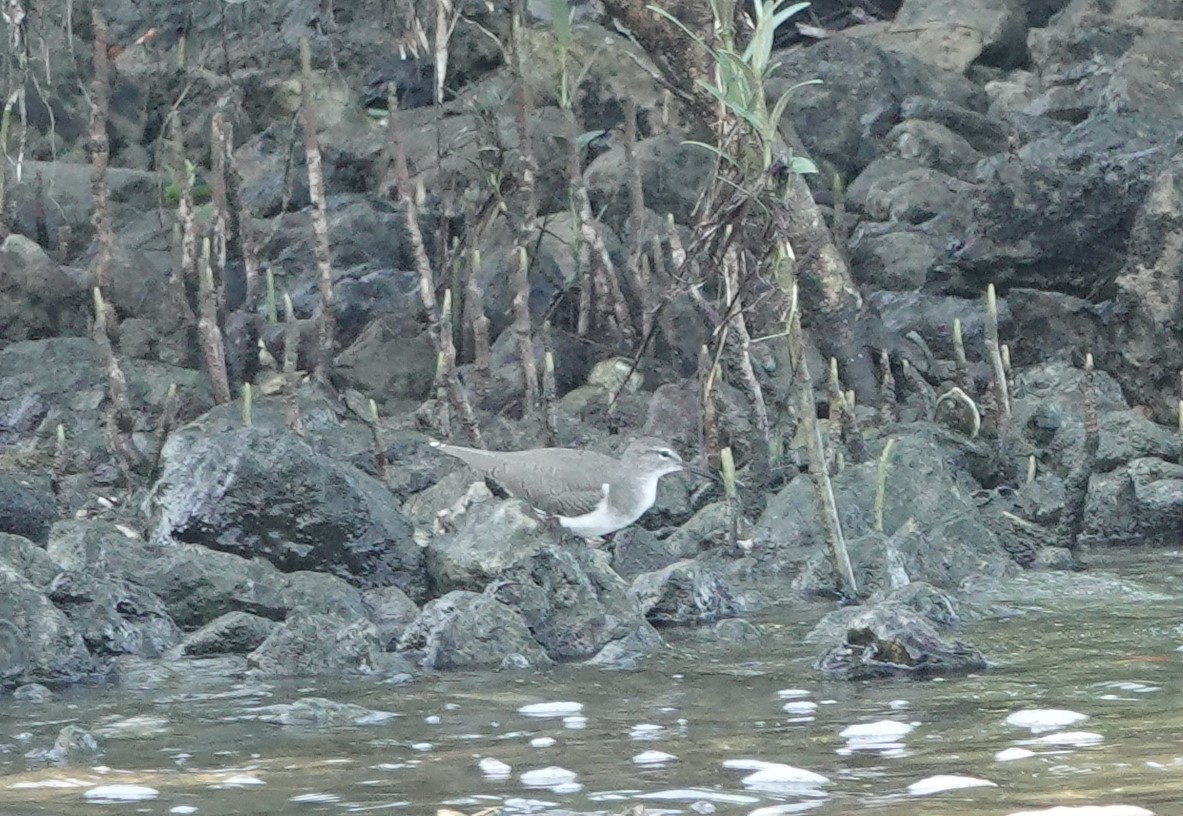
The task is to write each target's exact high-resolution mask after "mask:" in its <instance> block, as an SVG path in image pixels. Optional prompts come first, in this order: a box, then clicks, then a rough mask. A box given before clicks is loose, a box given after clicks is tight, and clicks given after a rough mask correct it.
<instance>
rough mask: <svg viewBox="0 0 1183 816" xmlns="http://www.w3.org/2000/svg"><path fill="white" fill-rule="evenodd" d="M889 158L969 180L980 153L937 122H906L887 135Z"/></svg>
mask: <svg viewBox="0 0 1183 816" xmlns="http://www.w3.org/2000/svg"><path fill="white" fill-rule="evenodd" d="M887 142H888V144H889V145H890V146H891V147H890V150H891V153H890V155H894V156H898V157H899V158H901V159H904V160H905V161H910V162H915V163H917V164H919V165H921V166H923V167H929V168H932V169H933V170H938V171H940V172H942V173H945V174H946V175H949V176H953V177H954V178H958V179H961V180H962V181H973V171H974V166H975V165H976V164H977V163H978V160H979V159H980V158H981V157H982V154H981V153H979V152H978V151H977V150H975V149H974V148H973V145H971V144H970V143H969V142H968V141H967V140H966V139H965V138H964V137H962V136H959V135H958V134H956V133H954V132H953V131H951V130H949V128H947V127H945V126H944V125H942V124H940V123H939V122H926V121H924V120H923V119H907V120H905V121H903V122H900V123H899V124H898V125H896V126H895V127H893V128H892V129H891V131H889V132H888V134H887Z"/></svg>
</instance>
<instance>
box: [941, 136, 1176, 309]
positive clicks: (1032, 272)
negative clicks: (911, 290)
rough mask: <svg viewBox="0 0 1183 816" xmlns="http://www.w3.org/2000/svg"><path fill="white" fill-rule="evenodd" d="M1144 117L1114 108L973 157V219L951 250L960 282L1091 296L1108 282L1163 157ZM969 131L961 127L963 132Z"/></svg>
mask: <svg viewBox="0 0 1183 816" xmlns="http://www.w3.org/2000/svg"><path fill="white" fill-rule="evenodd" d="M1143 119H1144V117H1132V116H1125V115H1119V114H1114V113H1105V114H1097V115H1093V116H1090V117H1089V118H1088V119H1086V120H1084V121H1083V122H1081V123H1080V124H1077V125H1073V126H1072V127H1070V128H1066V129H1061V130H1060V131H1059V132H1056V133H1053V134H1049V135H1046V136H1041V137H1039V138H1036V139H1034V140H1033V141H1030V142H1028V143H1027V144H1025V145H1024V146H1023V147H1022V148H1021V149H1019V151H1018V153H1017V155H1011V154H1010V153H998V154H996V155H994V156H992V157H991V158H989V159H987V160H985V161H983V162H981V163H980V164H979V166H978V182H979V183H978V184H977V185H976V188H975V191H974V193H973V195H972V196H971V197H969V198H968V199H967V201H966V204H967V205H968V206H970V207H972V211H973V221H972V225H970V228H969V230H968V233H967V234H964V235H963V236H962V239H963V240H962V242H961V248H960V249H959V250H958V252H957V255H956V259H955V260H956V263H955V268H956V271H957V275H956V278H957V280H956V282H957V284H958V285H959V286H960V287H963V288H964V289H965V290H967V291H968V290H969V289H970V287H972V288H973V289H980V287H981V283H980V282H981V281H983V280H988V281H993V282H994V283H995V284H996V285H997V286H998V287H999V288H1001V289H1009V288H1011V287H1015V286H1021V287H1027V288H1034V289H1049V288H1055V289H1056V290H1057V291H1060V292H1066V293H1068V294H1072V295H1075V296H1077V297H1083V298H1089V297H1090V296H1095V295H1094V293H1096V292H1104V291H1108V290H1109V289H1110V288H1111V287H1112V286H1113V284H1114V283H1115V281H1116V280H1117V277H1118V275H1119V274H1120V273H1121V271H1122V269H1123V267H1124V265H1125V262H1126V257H1127V254H1128V252H1129V238H1130V229H1131V227H1132V226H1133V224H1134V217H1135V215H1136V213H1137V212H1138V210H1139V208H1140V206H1141V204H1142V202H1143V201H1144V200H1145V199H1146V195H1147V193H1148V192H1149V191H1150V189H1151V186H1152V184H1153V182H1154V179H1155V176H1156V175H1157V174H1158V172H1159V170H1160V169H1161V168H1162V166H1163V164H1164V163H1165V160H1166V156H1165V155H1164V151H1162V150H1161V149H1158V148H1156V147H1155V141H1154V138H1161V139H1164V140H1165V139H1167V138H1169V137H1167V136H1166V132H1165V131H1162V132H1161V133H1160V134H1159V135H1158V136H1157V137H1155V134H1154V133H1153V132H1148V131H1150V129H1151V125H1150V124H1149V123H1148V122H1146V121H1143ZM963 135H967V134H963Z"/></svg>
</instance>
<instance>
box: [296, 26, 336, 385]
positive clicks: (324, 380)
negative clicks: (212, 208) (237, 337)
mask: <svg viewBox="0 0 1183 816" xmlns="http://www.w3.org/2000/svg"><path fill="white" fill-rule="evenodd" d="M300 110H301V115H302V118H303V120H304V153H305V158H306V159H307V162H308V198H309V200H310V201H311V202H312V232H313V234H314V235H315V236H316V241H315V243H314V245H313V246H314V250H315V255H316V271H317V288H318V289H319V292H320V319H319V322H318V324H317V328H318V336H317V355H316V364H315V366H314V367H313V377H315V379H316V380H317V382H319V383H321V384H322V385H328V384H329V370H330V368H331V367H332V364H333V343H334V338H335V337H336V332H337V315H336V305H335V303H334V298H333V258H332V252H331V249H330V245H329V219H328V206H327V204H326V203H325V182H324V168H323V166H322V162H321V156H320V141H319V140H318V138H317V135H316V104H315V100H314V99H313V88H312V47H311V46H310V45H309V43H308V40H307V38H303V39H301V40H300Z"/></svg>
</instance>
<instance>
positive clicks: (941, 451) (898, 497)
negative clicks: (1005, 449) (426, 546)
mask: <svg viewBox="0 0 1183 816" xmlns="http://www.w3.org/2000/svg"><path fill="white" fill-rule="evenodd" d="M893 435H894V436H895V438H896V443H895V446H894V447H893V449H892V454H891V460H890V463H889V465H888V471H887V480H886V490H885V501H884V508H883V517H884V530H885V532H887V533H888V534H889V535H892V534H894V533H896V531H899V530H901V529H903V528H904V527H905V525H907V524H908V523H909V522H912V523H913V524H914V525H915V530H914V531H911V532H907V534H903V535H900V536H895V537H894V538H893V541H894V545H895V547H896V548H897V549H898V551H899V559H900V566H901V567H902V569H903V570H904V571H905V572H906V574H907V577H908V579H909V580H913V581H927V582H928V583H930V584H933V585H934V586H936V587H940V588H944V589H954V588H957V587H958V586H960V585H961V583H962V582H963V581H964V580H965V579H967V578H970V577H973V576H976V575H980V574H982V573H987V574H1007V573H1009V572H1013V571H1014V570H1015V569H1017V568H1016V567H1015V565H1014V564H1013V563H1011V561H1010V559H1009V558H1008V556H1007V554H1006V551H1005V550H1004V549H1003V548H1002V545H1001V542H1000V541H999V540H998V538H997V537H996V536H995V534H994V533H993V532H992V531H991V529H990V528H989V527H988V526H987V525H986V524H985V522H984V520H983V518H982V517H981V516H980V514H979V512H978V509H977V507H976V506H975V503H974V501H973V500H972V498H971V495H972V493H973V491H974V490H976V489H977V485H976V484H975V483H973V482H971V481H970V480H969V479H968V477H967V475H966V470H967V467H968V466H967V464H966V460H965V457H966V453H965V452H964V451H965V448H964V447H962V446H961V445H960V443H956V442H954V441H953V440H952V439H950V438H948V437H946V436H943V435H942V434H941V433H940V432H939V431H936V430H934V429H933V428H932V426H929V425H926V424H924V423H917V424H915V425H913V426H902V427H900V428H898V429H897V432H896V433H895V434H893ZM871 453H872V455H873V457H874V458H872V460H871V461H869V462H866V463H864V464H861V465H855V466H847V468H846V469H845V470H844V471H843V472H842V473H841V474H839V475H838V476H837V477H835V478H833V479H832V482H833V486H834V495H835V499H836V500H837V503H838V508H839V514H840V519H841V522H842V529H843V533H844V534H845V537H846V541H847V547H848V549H849V550H850V557H851V561H852V563H853V564H854V567H855V575H856V577H859V579H860V586H864V587H865V586H880V587H886V586H889V585H890V584H891V579H890V577H889V575H888V573H887V565H886V564H885V559H884V551H883V537H882V536H881V535H876V534H875V533H874V518H875V514H874V508H873V505H874V502H875V494H876V486H877V481H878V470H879V463H878V461H877V459H878V452H877V451H875V450H872V451H871ZM813 490H814V488H813V483H812V480H810V479H809V478H807V477H804V476H802V477H798V478H796V479H794V480H793V481H791V482H790V483H789V484H788V486H787V487H785V488H784V489H783V490H781V491H780V492H779V493H778V494H776V495H775V496H773V497H772V498H770V499H769V501H768V506H767V508H766V509H765V511H764V514H763V516H761V518H760V520H759V521H758V522H757V525H756V528H755V530H754V531H753V538H754V539H755V547H754V549H753V553H752V558H754V559H755V562H756V563H755V565H754V566H756V567H757V572H756V574H757V575H760V574H768V573H766V571H768V570H773V569H775V567H776V565H778V564H779V565H781V568H784V561H790V562H791V561H793V560H796V559H801V560H806V561H808V562H809V566H808V567H807V568H806V569H805V570H804V571H802V572H801V574H800V575H799V576H798V578H797V579H796V581H795V582H794V584H795V585H796V586H797V587H798V588H800V589H801V590H804V591H806V592H811V593H812V592H821V593H824V594H829V593H831V592H833V591H834V581H835V577H834V576H833V574H832V567H831V566H830V564H829V561H828V560H827V559H826V558H825V557H824V556H822V555H820V554H821V553H824V552H825V542H824V540H823V538H822V535H821V529H820V526H819V522H818V517H817V505H816V499H815V497H814V493H813ZM764 589H765V591H766V589H767V588H766V587H765V588H764Z"/></svg>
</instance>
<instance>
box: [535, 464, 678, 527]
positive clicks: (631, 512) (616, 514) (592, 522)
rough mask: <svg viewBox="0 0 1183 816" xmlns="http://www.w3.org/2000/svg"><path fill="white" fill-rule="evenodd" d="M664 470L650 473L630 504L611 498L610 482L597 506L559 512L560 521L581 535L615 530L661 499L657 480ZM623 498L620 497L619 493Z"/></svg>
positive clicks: (633, 519) (636, 517) (627, 523)
mask: <svg viewBox="0 0 1183 816" xmlns="http://www.w3.org/2000/svg"><path fill="white" fill-rule="evenodd" d="M661 477H662V474H660V473H659V474H656V475H654V476H651V477H649V478H648V479H646V480H645V482H644V483H642V484H641V489H640V491H639V493H637V494H636V495H634V496H633V497H632V501H629V502H628V503H627V505H626V506H620V505H618V504H616V503H614V502H612V500H611V498H612V497H611V496H610V492H611V491H610V490H609V486H608V485H607V484H605V485H604V486H603V494H604V495H603V496H602V497H601V499H600V501H599V503H597V504H596V506H595V509H594V510H592V511H591V512H590V513H584V514H583V515H582V516H559V517H558V519H559V524H561V525H562V526H563V527H565V528H566V529H568V530H570V531H571V532H572V533H574V534H575V535H577V536H583V537H584V538H595V537H598V536H605V535H608V534H609V533H614V532H616V531H617V530H619V529H621V528H622V527H627V526H629V525H630V524H632V523H633V522H634V521H636V520H637V519H639V518H640V517H641V516H642V515H644V513H645V511H646V510H648V509H649V508H650V507H652V506H653V502H655V501H657V483H658V481H659V480H660V479H661ZM616 498H619V497H616Z"/></svg>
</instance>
